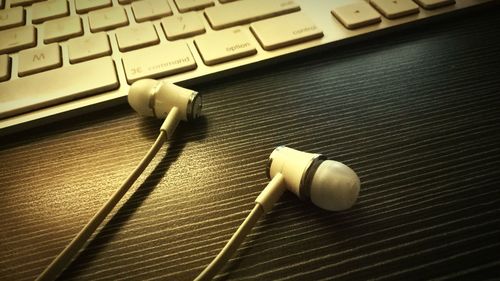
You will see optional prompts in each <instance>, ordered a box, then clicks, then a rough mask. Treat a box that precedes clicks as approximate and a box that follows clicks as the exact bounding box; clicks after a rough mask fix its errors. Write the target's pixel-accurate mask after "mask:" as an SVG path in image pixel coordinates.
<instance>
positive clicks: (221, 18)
mask: <svg viewBox="0 0 500 281" xmlns="http://www.w3.org/2000/svg"><path fill="white" fill-rule="evenodd" d="M298 10H300V6H299V5H298V4H297V3H295V2H294V1H293V0H276V1H268V0H241V1H236V2H231V3H228V4H225V5H219V6H215V7H209V8H206V9H205V15H206V17H207V19H208V21H209V22H210V25H211V26H212V27H213V28H214V29H223V28H226V27H232V26H236V25H240V24H245V23H249V22H252V21H257V20H261V19H265V18H269V17H273V16H277V15H281V14H286V13H291V12H295V11H298Z"/></svg>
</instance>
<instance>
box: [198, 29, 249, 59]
mask: <svg viewBox="0 0 500 281" xmlns="http://www.w3.org/2000/svg"><path fill="white" fill-rule="evenodd" d="M251 39H253V38H252V37H251V35H250V34H248V31H247V30H246V29H245V30H243V29H241V28H235V29H230V30H224V31H219V32H214V33H210V34H206V35H202V36H200V37H198V38H196V39H195V40H194V43H195V45H196V47H197V48H198V51H199V52H200V54H201V57H202V59H203V62H205V64H206V65H214V64H218V63H222V62H225V61H230V60H234V59H238V58H241V57H247V56H251V55H254V54H256V53H257V50H256V49H255V46H254V43H253V42H254V40H251Z"/></svg>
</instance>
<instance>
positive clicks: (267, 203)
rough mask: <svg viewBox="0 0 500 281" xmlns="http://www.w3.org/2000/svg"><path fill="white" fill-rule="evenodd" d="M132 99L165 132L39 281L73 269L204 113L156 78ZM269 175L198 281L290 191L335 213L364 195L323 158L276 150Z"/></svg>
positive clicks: (138, 85)
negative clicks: (174, 138)
mask: <svg viewBox="0 0 500 281" xmlns="http://www.w3.org/2000/svg"><path fill="white" fill-rule="evenodd" d="M128 101H129V103H130V105H131V106H132V108H133V109H134V110H135V111H137V112H138V113H139V114H141V115H144V116H153V117H156V118H165V121H164V122H163V124H162V125H161V127H160V134H159V135H158V138H157V139H156V141H155V143H154V144H153V146H152V147H151V149H150V150H149V151H148V152H147V154H146V155H145V156H144V158H143V159H142V160H141V162H140V163H139V165H138V166H137V167H136V168H135V169H134V170H133V171H132V173H131V174H130V175H129V176H128V177H127V179H126V180H125V181H124V182H123V183H122V185H121V186H120V187H119V188H118V189H117V190H116V192H115V193H113V195H112V196H111V197H110V198H109V200H108V201H107V202H106V203H105V204H104V205H103V206H102V207H101V209H99V211H98V212H97V213H96V214H95V215H94V216H93V217H92V219H90V221H89V222H88V223H87V224H86V225H85V226H84V227H83V229H82V230H81V231H80V232H79V233H78V234H77V235H76V236H75V237H74V238H73V240H71V242H70V243H69V244H68V245H67V246H66V248H64V250H63V251H62V252H61V253H60V254H59V255H58V256H57V257H56V258H55V259H54V260H53V261H52V262H51V264H50V265H49V266H48V267H47V268H45V270H44V271H43V272H42V274H40V275H39V276H38V278H37V280H40V281H41V280H55V279H56V278H57V277H58V276H59V275H60V274H61V272H62V271H63V270H64V269H65V268H66V266H68V265H69V264H70V263H71V261H72V259H73V258H74V257H75V256H76V255H77V254H78V252H79V250H80V249H81V248H82V247H84V246H85V243H86V241H87V240H88V239H89V238H90V237H91V235H92V233H93V232H94V231H95V230H96V229H97V227H98V226H99V225H100V224H101V223H102V222H103V221H104V219H105V218H106V216H107V215H109V213H110V212H111V210H112V209H113V208H114V207H115V206H116V204H117V203H118V202H119V201H120V199H121V198H122V197H123V195H124V194H125V193H126V192H127V191H128V189H129V188H130V187H131V186H132V184H133V183H134V182H135V180H136V179H137V178H138V177H139V176H140V175H141V173H142V172H143V171H144V169H145V168H146V167H147V165H148V164H149V163H150V162H151V160H152V159H153V157H154V156H155V154H156V153H157V152H158V151H159V149H160V148H161V146H162V144H163V143H164V142H165V141H166V140H167V139H168V138H169V137H170V136H171V135H172V133H173V132H174V130H175V128H176V127H177V125H178V124H179V122H180V121H181V120H184V121H188V120H192V119H196V118H197V117H198V116H200V114H201V108H202V100H201V96H199V95H198V93H197V92H195V91H192V90H188V89H185V88H182V87H179V86H176V85H174V84H169V83H164V82H159V81H155V80H152V79H145V80H139V81H137V82H135V83H134V84H132V86H131V87H130V90H129V95H128ZM267 175H268V177H269V178H270V179H271V181H270V182H269V184H268V185H267V186H266V188H264V190H263V191H262V192H261V194H260V195H259V196H258V197H257V199H256V200H255V203H256V205H255V207H254V209H253V210H252V212H251V213H250V214H249V216H248V217H247V219H245V221H244V222H243V224H242V225H241V226H240V228H238V230H237V231H236V232H235V234H234V235H233V237H232V238H231V239H230V240H229V242H228V243H227V244H226V246H225V247H224V248H223V249H222V251H221V252H220V253H219V255H217V256H216V257H215V259H214V260H213V261H212V262H211V263H210V264H209V265H208V266H207V267H206V268H205V270H203V272H201V274H200V275H199V276H198V277H197V278H196V280H210V279H211V278H212V277H213V276H214V275H215V274H217V272H218V271H219V270H220V269H221V268H222V266H223V265H224V264H225V263H226V262H227V261H228V259H229V258H230V257H231V255H232V254H234V252H235V251H236V249H237V247H238V246H239V245H240V244H241V242H242V241H243V239H244V238H245V236H246V235H247V234H248V233H249V232H250V230H251V228H252V227H253V225H254V224H255V223H256V222H257V220H258V218H259V217H260V216H261V215H262V214H264V213H267V212H268V211H269V210H271V208H272V207H273V205H274V203H275V202H276V201H277V200H278V199H279V198H280V197H281V195H282V194H283V192H285V190H287V189H288V190H290V191H291V192H293V193H295V194H296V195H297V196H299V197H300V198H302V199H307V198H310V200H311V201H312V202H313V203H314V204H316V205H317V206H319V207H321V208H323V209H326V210H332V211H340V210H345V209H348V208H350V207H351V206H352V205H353V204H354V203H355V202H356V199H357V197H358V193H359V186H360V183H359V178H358V176H357V175H356V173H355V172H354V171H353V170H351V169H350V168H349V167H347V166H346V165H344V164H342V163H340V162H336V161H332V160H326V158H325V157H324V156H323V155H320V154H312V153H306V152H301V151H298V150H294V149H291V148H288V147H284V146H282V147H278V148H276V149H275V150H274V151H273V152H272V153H271V156H270V157H269V162H268V167H267Z"/></svg>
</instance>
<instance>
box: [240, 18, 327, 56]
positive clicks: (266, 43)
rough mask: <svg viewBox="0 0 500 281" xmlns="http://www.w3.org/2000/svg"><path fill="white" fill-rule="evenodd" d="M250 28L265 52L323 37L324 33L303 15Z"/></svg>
mask: <svg viewBox="0 0 500 281" xmlns="http://www.w3.org/2000/svg"><path fill="white" fill-rule="evenodd" d="M250 28H251V30H252V32H253V33H254V34H255V36H256V37H257V40H258V41H259V43H260V44H261V45H262V48H264V49H265V50H274V49H277V48H281V47H285V46H288V45H293V44H297V43H301V42H305V41H309V40H313V39H317V38H321V37H323V31H322V30H321V29H319V27H317V26H316V25H315V24H314V23H313V22H312V21H311V20H310V19H309V18H308V17H306V16H305V15H304V14H302V13H294V14H289V15H284V16H280V17H276V18H272V19H267V20H263V21H259V22H255V23H252V24H251V25H250Z"/></svg>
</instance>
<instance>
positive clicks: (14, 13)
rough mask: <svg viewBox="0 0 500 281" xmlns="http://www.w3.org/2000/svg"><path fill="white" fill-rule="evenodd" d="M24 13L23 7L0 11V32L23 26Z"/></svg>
mask: <svg viewBox="0 0 500 281" xmlns="http://www.w3.org/2000/svg"><path fill="white" fill-rule="evenodd" d="M24 21H25V12H24V9H23V7H15V8H11V9H5V10H0V30H2V29H6V28H10V27H15V26H20V25H23V24H24Z"/></svg>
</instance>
